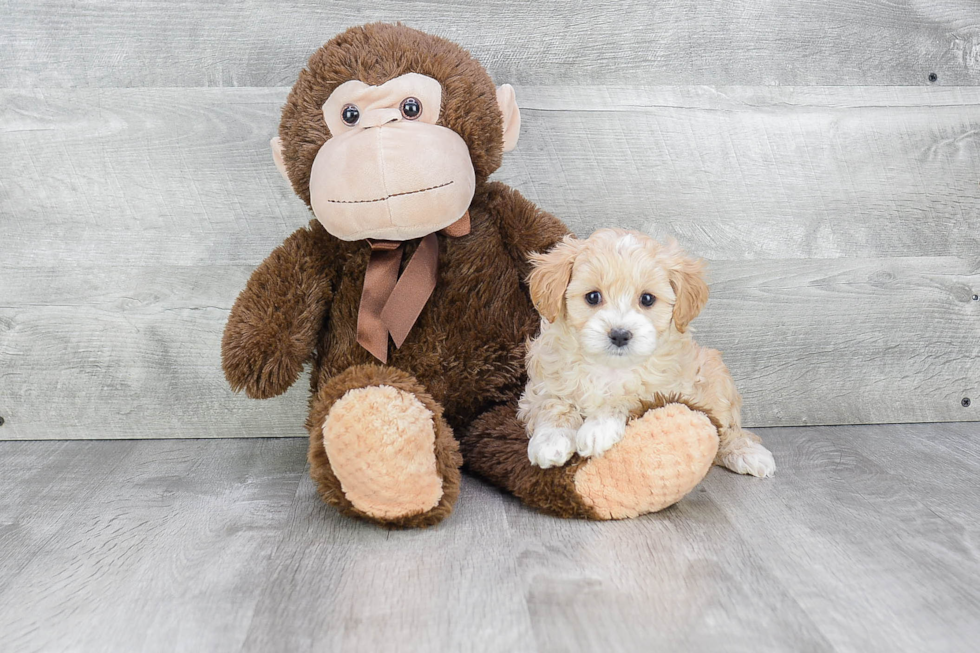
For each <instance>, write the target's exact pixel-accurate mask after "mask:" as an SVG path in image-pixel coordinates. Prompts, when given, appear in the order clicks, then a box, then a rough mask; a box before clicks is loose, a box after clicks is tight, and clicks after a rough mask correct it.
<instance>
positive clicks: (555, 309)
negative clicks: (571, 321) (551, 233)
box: [527, 235, 582, 322]
mask: <svg viewBox="0 0 980 653" xmlns="http://www.w3.org/2000/svg"><path fill="white" fill-rule="evenodd" d="M581 242H582V241H580V240H578V239H577V238H575V236H571V235H569V236H565V239H564V240H562V241H561V242H560V243H558V244H557V245H555V246H554V247H553V248H552V249H551V251H549V252H548V253H546V254H531V264H532V265H533V266H534V267H533V268H532V269H531V274H529V275H528V277H527V283H528V286H529V287H530V290H531V301H532V302H534V307H535V308H536V309H538V312H539V313H541V315H542V317H544V319H546V320H548V321H549V322H554V321H555V320H556V319H558V316H559V315H560V314H561V309H562V305H563V304H564V301H565V289H566V288H568V282H569V281H571V280H572V267H573V266H574V265H575V256H576V255H577V254H578V253H579V250H580V249H581V248H582V245H581Z"/></svg>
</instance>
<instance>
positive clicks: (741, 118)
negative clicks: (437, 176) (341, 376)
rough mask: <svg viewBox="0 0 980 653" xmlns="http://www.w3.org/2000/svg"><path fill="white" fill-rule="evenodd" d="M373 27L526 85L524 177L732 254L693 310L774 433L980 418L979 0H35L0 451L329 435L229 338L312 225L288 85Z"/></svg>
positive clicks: (16, 123)
mask: <svg viewBox="0 0 980 653" xmlns="http://www.w3.org/2000/svg"><path fill="white" fill-rule="evenodd" d="M376 19H384V20H403V21H405V22H406V23H408V24H410V25H412V26H416V27H419V28H421V29H425V30H428V31H431V32H434V33H438V34H442V35H444V36H447V37H449V38H452V39H454V40H457V41H458V42H460V43H462V44H464V45H465V46H467V47H469V48H470V49H471V50H472V51H473V52H474V53H475V54H476V55H477V56H478V57H480V59H481V60H482V61H483V62H484V63H485V64H486V65H487V68H488V69H489V70H490V72H491V74H492V75H493V76H494V78H495V80H496V81H497V82H498V83H503V82H511V83H515V84H516V85H517V93H518V101H519V103H520V104H521V106H522V107H523V117H524V123H523V132H522V137H521V142H520V144H519V145H518V148H517V150H516V151H514V152H512V153H510V154H509V155H508V156H507V157H506V158H505V163H504V166H503V167H502V169H501V170H500V171H499V172H498V173H497V175H496V177H497V178H498V179H500V180H502V181H504V182H506V183H509V184H511V185H513V186H515V187H517V188H518V189H520V190H521V191H522V192H523V193H525V194H526V195H527V196H528V197H529V198H530V199H532V200H533V201H535V202H537V203H539V204H540V205H541V206H542V207H543V208H545V209H547V210H550V211H552V212H554V213H556V214H557V215H559V216H560V217H562V218H563V219H565V220H566V221H567V222H568V223H569V224H570V225H571V226H572V227H573V228H574V229H575V230H576V231H577V232H579V233H580V234H588V233H589V232H590V231H591V230H592V229H594V228H596V227H598V226H604V225H613V224H615V225H621V226H627V227H632V228H639V229H644V230H646V231H649V232H650V233H652V234H654V235H656V236H658V237H664V236H668V235H672V236H675V237H677V238H678V239H679V240H680V241H681V242H682V243H683V244H684V245H685V246H687V247H688V249H689V250H690V251H692V252H693V253H696V254H698V255H700V256H704V257H706V258H707V259H709V262H710V267H711V270H712V280H713V288H712V293H713V294H712V300H711V301H710V302H709V304H708V307H707V309H706V311H705V312H704V314H703V315H702V317H701V318H699V319H698V321H696V322H695V326H696V327H697V331H698V338H699V340H701V341H702V342H703V343H705V344H708V345H711V346H714V347H718V348H720V349H722V350H723V351H724V352H725V354H726V360H727V361H728V363H729V366H730V367H731V369H732V371H733V373H734V375H735V377H736V380H737V382H738V384H739V386H740V388H741V389H742V391H743V394H744V395H745V417H746V422H747V423H748V424H750V425H794V424H842V423H874V422H905V421H954V420H978V419H980V301H977V300H974V299H973V297H974V296H976V295H977V293H978V292H980V3H978V2H976V1H975V0H922V1H918V2H911V1H910V2H891V1H885V0H867V1H864V2H857V1H856V0H855V1H851V2H845V1H841V0H835V1H833V2H827V3H802V4H801V3H798V2H794V1H791V0H757V1H755V2H752V1H749V0H742V1H736V2H728V3H710V4H707V5H706V4H705V3H695V2H693V1H692V0H659V1H657V2H608V3H604V4H602V5H599V6H598V8H597V5H596V3H584V2H583V3H577V2H576V3H565V4H563V5H562V8H561V10H560V11H559V10H556V9H555V8H554V7H551V6H549V5H547V4H546V3H522V2H517V1H516V0H498V1H495V2H479V3H477V2H464V3H459V2H456V3H448V2H446V3H443V2H396V1H394V0H386V1H385V2H383V3H375V4H374V6H372V7H367V6H364V5H358V4H356V3H339V2H312V1H304V2H294V3H290V5H289V6H288V7H287V6H283V5H276V6H275V7H273V6H272V5H269V4H267V3H262V2H257V1H254V0H246V1H243V2H234V3H205V2H135V1H129V2H116V3H112V4H111V5H105V4H97V5H90V4H74V5H69V4H64V3H56V2H39V1H35V2H27V1H26V0H23V1H16V2H15V1H7V2H3V1H0V416H2V417H3V418H4V419H5V424H4V425H3V426H2V427H0V439H32V438H134V437H161V438H166V437H233V436H284V435H302V434H303V429H302V422H303V416H304V410H305V384H304V383H303V382H302V381H301V382H300V383H298V384H297V386H296V387H295V388H293V390H291V391H290V392H289V393H287V394H286V395H285V396H284V397H282V398H279V399H275V400H271V401H268V402H254V401H249V400H247V399H245V398H243V397H239V396H235V395H233V394H232V393H231V392H230V391H229V390H228V389H227V387H226V385H225V383H224V380H223V378H222V376H221V370H220V361H219V342H220V335H221V329H222V327H223V324H224V320H225V318H226V315H227V311H228V309H229V308H230V306H231V303H232V301H233V300H234V298H235V295H236V294H237V292H238V291H239V290H240V289H241V287H242V286H243V284H244V282H245V280H246V279H247V277H248V274H249V273H250V271H251V269H252V268H253V267H254V266H255V265H256V264H257V263H258V262H259V261H261V259H262V258H263V257H264V256H265V255H266V254H268V252H269V251H270V250H271V249H272V248H273V247H275V246H276V245H277V244H278V243H279V242H281V241H282V239H283V238H284V237H285V236H286V235H288V234H289V233H290V232H291V231H292V230H294V229H295V228H297V227H299V226H301V225H302V224H304V223H305V221H306V220H307V219H308V213H307V212H306V211H305V209H304V207H303V205H302V203H301V202H300V201H299V200H298V199H297V198H295V197H294V196H293V195H292V193H291V191H290V190H289V189H288V188H286V187H285V184H284V183H283V182H282V181H281V180H280V178H279V177H278V173H277V172H276V170H275V168H274V166H273V165H272V163H271V160H270V157H269V153H268V148H267V142H268V139H269V137H270V136H272V135H273V134H274V133H275V131H276V127H277V124H278V112H279V108H280V106H281V104H282V102H283V100H284V98H285V94H286V92H287V90H288V84H290V83H291V81H292V80H293V79H294V78H295V76H296V74H297V73H298V71H299V69H300V68H301V67H302V65H303V63H304V61H305V59H306V57H307V56H308V55H309V54H310V53H311V52H312V51H313V50H314V49H315V48H316V47H317V46H318V45H319V44H320V43H321V42H322V41H324V40H326V39H327V38H329V37H330V36H332V35H333V34H334V33H336V32H337V31H340V30H341V29H343V28H344V27H346V26H348V25H351V24H357V23H361V22H366V21H369V20H376ZM930 73H935V75H936V81H935V82H930V81H929V74H930ZM967 397H969V398H971V400H972V403H971V406H970V407H964V406H963V405H962V403H963V399H964V398H967Z"/></svg>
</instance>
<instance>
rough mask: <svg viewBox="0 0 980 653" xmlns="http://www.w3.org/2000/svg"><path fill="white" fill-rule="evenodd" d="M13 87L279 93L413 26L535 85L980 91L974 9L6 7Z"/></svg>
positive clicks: (817, 5) (753, 4) (757, 4)
mask: <svg viewBox="0 0 980 653" xmlns="http://www.w3.org/2000/svg"><path fill="white" fill-rule="evenodd" d="M0 17H2V18H3V20H0V87H8V88H9V87H77V86H98V87H120V86H148V87H149V86H279V85H285V84H289V83H291V82H292V79H293V78H294V76H295V74H296V71H298V70H299V69H300V68H301V67H302V66H303V64H304V63H305V62H306V59H307V57H309V55H310V54H311V53H312V52H313V51H314V50H315V49H316V48H317V47H319V46H320V45H321V44H322V43H323V42H324V41H326V40H327V39H329V38H330V37H332V36H333V35H334V34H335V33H337V32H339V31H341V30H343V29H346V28H347V27H349V26H351V25H357V24H361V23H365V22H370V21H376V20H384V21H390V22H393V21H404V22H406V23H407V24H408V25H410V26H412V27H417V28H420V29H423V30H425V31H429V32H432V33H434V34H438V35H441V36H445V37H448V38H450V39H453V40H455V41H457V42H459V43H461V44H462V45H463V46H464V47H467V48H469V49H470V50H471V51H472V52H473V53H474V54H475V55H476V56H477V57H478V58H479V59H480V60H481V61H483V62H484V64H485V65H486V66H487V68H488V69H489V70H490V72H491V73H492V74H493V75H494V77H495V78H496V79H497V80H498V82H511V83H521V84H602V83H627V84H733V85H757V84H765V85H791V84H806V85H810V84H822V85H838V84H903V85H909V84H910V85H921V84H926V83H927V77H928V75H929V73H931V72H935V73H937V74H938V75H939V81H938V83H941V84H977V83H980V12H978V11H977V5H976V3H975V2H974V0H898V1H892V0H864V1H862V2H846V1H844V0H830V1H828V2H810V3H805V2H797V1H796V0H762V1H759V0H731V1H729V2H713V3H692V2H690V1H689V0H657V1H656V2H650V1H644V0H617V1H608V2H602V3H594V2H581V1H575V2H564V3H561V4H560V5H552V4H551V3H541V2H538V3H528V2H518V1H515V0H483V1H481V2H475V1H469V2H448V1H443V0H425V1H418V0H386V1H385V2H383V3H350V2H346V3H345V2H319V1H317V0H297V1H294V2H290V3H289V4H288V6H285V7H283V6H280V5H278V4H270V3H267V2H262V1H261V0H237V1H223V2H195V1H191V0H178V1H173V2H171V1H161V0H125V1H119V2H112V3H105V2H80V3H72V4H65V3H63V2H58V1H57V0H4V2H3V3H0Z"/></svg>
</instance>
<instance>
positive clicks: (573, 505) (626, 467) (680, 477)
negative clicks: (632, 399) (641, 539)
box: [460, 398, 718, 519]
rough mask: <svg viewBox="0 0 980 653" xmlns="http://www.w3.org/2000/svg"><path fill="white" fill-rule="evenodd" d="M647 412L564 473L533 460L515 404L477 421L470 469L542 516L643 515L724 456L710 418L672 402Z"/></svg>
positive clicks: (465, 445) (467, 453)
mask: <svg viewBox="0 0 980 653" xmlns="http://www.w3.org/2000/svg"><path fill="white" fill-rule="evenodd" d="M645 408H646V410H645V412H643V413H642V415H641V416H640V417H638V418H636V419H633V420H631V421H630V422H629V423H628V424H627V426H626V431H625V433H624V434H623V438H622V440H620V441H619V442H617V443H616V444H614V445H613V446H612V447H611V448H610V449H609V450H608V451H606V452H605V453H604V454H603V455H602V456H600V457H593V458H582V457H581V456H578V455H575V456H572V458H571V460H569V461H568V462H567V463H566V464H565V465H563V466H560V467H550V468H548V469H542V468H541V467H538V466H535V465H532V464H531V462H530V461H529V460H528V439H527V431H526V430H525V428H524V425H523V424H521V423H520V422H519V421H518V419H517V414H516V405H515V404H505V405H501V406H497V407H495V408H493V409H491V410H489V411H487V412H486V413H484V414H483V415H481V416H480V417H478V418H477V419H476V420H474V422H473V424H472V426H471V428H470V429H469V430H468V431H467V432H466V433H465V434H464V436H463V437H462V438H461V440H460V446H461V447H462V449H463V454H464V457H465V459H466V465H467V468H468V469H469V470H470V471H472V472H474V473H475V474H479V475H480V476H482V477H483V478H485V479H487V480H488V481H490V482H491V483H494V484H495V485H497V486H499V487H501V488H503V489H505V490H508V491H509V492H513V493H514V494H515V495H516V496H517V497H518V498H520V499H521V500H522V501H523V502H524V503H525V504H527V505H529V506H532V507H534V508H537V509H538V510H541V511H543V512H546V513H549V514H552V515H557V516H559V517H576V518H580V519H624V518H627V517H636V516H638V515H642V514H645V513H648V512H656V511H658V510H662V509H664V508H666V507H667V506H670V505H672V504H674V503H677V502H678V501H680V499H681V498H682V497H683V496H684V495H685V494H687V493H688V492H690V491H691V490H693V489H694V486H696V485H697V484H698V483H700V482H701V479H703V478H704V476H705V475H706V474H707V473H708V470H709V469H710V468H711V463H712V461H713V460H714V457H715V452H716V451H717V450H718V429H717V427H716V425H715V424H714V423H712V421H711V420H710V419H709V417H708V416H707V415H705V413H704V412H701V411H699V410H696V409H694V408H691V407H688V406H687V405H685V404H683V403H677V402H675V401H672V400H668V399H665V398H658V400H657V401H656V402H651V403H650V404H649V405H646V406H645Z"/></svg>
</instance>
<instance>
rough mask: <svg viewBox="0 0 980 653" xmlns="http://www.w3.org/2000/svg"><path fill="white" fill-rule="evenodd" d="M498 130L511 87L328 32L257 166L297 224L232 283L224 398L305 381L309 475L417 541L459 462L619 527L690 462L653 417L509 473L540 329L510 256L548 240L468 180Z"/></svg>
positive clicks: (699, 458)
mask: <svg viewBox="0 0 980 653" xmlns="http://www.w3.org/2000/svg"><path fill="white" fill-rule="evenodd" d="M519 129H520V113H519V111H518V108H517V104H516V102H515V98H514V91H513V89H512V88H511V87H510V86H506V85H505V86H502V87H500V88H499V89H498V88H495V87H494V85H493V82H492V81H491V80H490V77H489V76H488V74H487V73H486V71H485V70H484V69H483V67H482V66H481V65H480V64H479V63H478V62H477V61H475V60H474V59H473V58H471V57H470V55H469V54H468V53H467V52H466V51H464V50H463V49H462V48H460V47H459V46H457V45H455V44H454V43H451V42H449V41H446V40H445V39H442V38H438V37H435V36H430V35H427V34H424V33H421V32H419V31H416V30H413V29H410V28H408V27H404V26H401V25H387V24H371V25H365V26H362V27H354V28H351V29H349V30H347V31H346V32H344V33H342V34H340V35H338V36H337V37H335V38H334V39H332V40H331V41H329V42H328V43H326V44H325V45H324V46H323V47H322V48H320V49H319V50H318V51H317V52H316V53H314V54H313V56H312V57H311V58H310V60H309V63H308V65H307V67H306V68H305V69H304V70H303V71H302V72H301V73H300V76H299V80H298V81H297V82H296V85H295V86H294V87H293V89H292V91H291V93H290V94H289V97H288V99H287V102H286V105H285V107H284V108H283V111H282V121H281V123H280V126H279V137H278V138H276V139H273V141H272V145H273V155H274V158H275V162H276V164H277V166H278V167H279V170H280V172H282V173H283V175H284V176H285V177H286V178H287V180H288V181H289V182H290V183H291V184H292V187H293V189H294V190H295V191H296V194H297V195H299V196H300V197H301V198H302V199H303V200H304V201H305V202H306V203H307V205H308V206H310V208H311V210H312V211H313V214H314V216H315V217H316V219H314V220H312V221H311V222H310V224H309V225H308V226H307V227H305V228H302V229H300V230H298V231H296V232H295V233H293V234H292V235H291V236H289V238H287V239H286V241H285V242H284V243H283V244H282V245H281V246H280V247H278V248H277V249H276V250H274V251H273V252H272V254H271V255H270V256H269V257H268V258H267V259H266V260H265V261H264V262H263V263H262V264H261V265H260V266H259V267H258V268H257V269H256V270H255V272H254V273H253V274H252V276H251V278H250V279H249V281H248V284H247V286H246V288H245V290H244V291H243V292H242V293H241V295H240V296H239V297H238V299H237V301H236V302H235V305H234V307H233V308H232V311H231V315H230V317H229V319H228V324H227V327H226V329H225V333H224V339H223V342H222V357H223V366H224V370H225V374H226V376H227V378H228V381H229V383H230V384H231V386H232V387H233V388H234V389H235V390H236V391H239V390H244V391H245V392H246V393H247V394H248V395H249V396H250V397H255V398H266V397H272V396H275V395H278V394H281V393H283V392H285V391H286V389H287V388H288V387H289V386H290V385H291V384H292V383H294V382H295V381H296V379H297V378H298V377H299V375H300V372H301V371H302V369H303V366H304V365H305V364H306V363H309V362H312V374H311V386H312V387H311V391H312V398H311V401H310V411H309V417H308V419H307V422H306V424H307V428H308V429H309V432H310V449H309V461H310V474H311V476H312V477H313V480H314V481H315V482H316V484H317V486H318V490H319V492H320V495H321V496H322V498H323V500H324V501H326V502H327V503H329V504H331V505H333V506H335V507H337V508H338V509H339V510H340V511H341V512H343V513H345V514H349V515H356V516H359V517H363V518H365V519H369V520H372V521H374V522H377V523H380V524H384V525H390V526H428V525H431V524H435V523H437V522H439V521H441V520H442V519H443V518H445V517H446V516H447V515H448V514H449V513H450V512H451V511H452V508H453V504H454V503H455V501H456V498H457V496H458V494H459V483H460V467H461V465H462V463H463V461H465V463H466V465H467V469H468V470H470V471H472V472H473V473H475V474H478V475H480V476H483V477H484V478H486V479H488V480H489V481H491V482H492V483H494V484H496V485H498V486H500V487H502V488H504V489H506V490H508V491H510V492H512V493H514V494H515V495H516V496H518V497H519V498H520V499H521V500H522V501H524V502H525V503H526V504H527V505H529V506H532V507H535V508H538V509H540V510H543V511H545V512H549V513H552V514H556V515H560V516H566V517H583V518H592V519H610V518H621V517H630V516H636V515H638V514H642V513H644V512H650V511H653V510H659V509H661V508H663V507H665V506H667V505H670V504H672V503H674V502H675V501H677V500H678V499H679V498H680V497H682V496H683V495H684V494H686V493H687V492H689V491H690V490H691V489H692V488H693V487H694V486H695V485H696V484H697V483H698V482H699V481H700V480H701V478H702V477H703V476H704V475H705V473H707V470H708V468H709V466H710V465H711V462H712V460H713V458H714V455H715V450H716V448H717V433H716V428H715V426H714V425H713V424H712V422H711V421H710V418H709V417H708V416H707V415H706V414H705V413H704V412H703V411H698V410H697V409H696V408H692V407H689V406H687V405H684V404H682V403H678V402H670V403H668V402H667V401H666V400H665V401H664V402H660V404H658V405H651V406H649V407H647V408H649V410H647V411H646V412H645V414H643V415H642V416H639V415H638V416H637V419H635V420H633V421H632V422H631V425H630V427H629V428H628V429H627V433H626V436H625V437H624V438H623V440H622V441H621V442H620V443H618V444H617V445H616V446H615V447H614V448H613V449H611V450H610V451H609V452H607V453H606V454H605V455H603V456H602V457H599V458H592V459H581V458H578V457H574V458H573V459H572V460H571V461H570V462H569V464H567V465H566V466H564V467H561V468H557V469H540V468H538V467H533V466H532V465H531V463H530V462H529V460H528V457H527V443H528V439H527V434H526V432H525V429H524V427H523V425H521V424H520V423H519V422H518V421H517V419H516V416H515V412H516V407H515V405H516V401H517V399H518V397H519V396H520V394H521V392H522V390H523V387H524V383H525V380H526V379H525V375H524V354H525V343H526V341H527V339H528V338H529V337H530V336H533V335H534V334H535V333H536V332H537V330H538V328H539V320H540V318H539V316H538V314H537V312H536V311H535V309H534V306H533V305H532V302H531V299H530V297H529V294H528V288H527V285H526V282H525V280H526V278H527V275H528V272H529V263H528V256H529V254H531V253H532V252H543V251H545V250H547V249H549V248H550V247H552V246H553V245H554V244H556V243H557V242H558V241H559V240H561V238H562V237H563V236H564V235H565V234H566V233H567V229H566V228H565V226H564V225H563V224H562V223H561V222H560V221H559V220H557V219H556V218H554V217H553V216H551V215H549V214H548V213H545V212H544V211H541V210H540V209H538V208H537V207H535V206H534V205H533V204H532V203H530V202H529V201H527V200H526V199H524V198H523V197H522V196H521V195H520V194H519V193H518V192H517V191H515V190H512V189H511V188H508V187H507V186H505V185H503V184H500V183H497V182H490V181H488V180H487V178H488V177H489V176H490V174H491V173H493V172H494V170H496V169H497V167H498V166H499V165H500V162H501V156H502V154H503V152H504V151H507V150H509V149H511V148H513V147H514V145H515V144H516V142H517V136H518V132H519ZM460 451H461V452H462V455H460Z"/></svg>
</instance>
